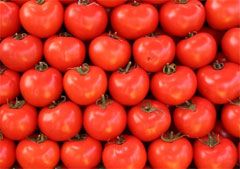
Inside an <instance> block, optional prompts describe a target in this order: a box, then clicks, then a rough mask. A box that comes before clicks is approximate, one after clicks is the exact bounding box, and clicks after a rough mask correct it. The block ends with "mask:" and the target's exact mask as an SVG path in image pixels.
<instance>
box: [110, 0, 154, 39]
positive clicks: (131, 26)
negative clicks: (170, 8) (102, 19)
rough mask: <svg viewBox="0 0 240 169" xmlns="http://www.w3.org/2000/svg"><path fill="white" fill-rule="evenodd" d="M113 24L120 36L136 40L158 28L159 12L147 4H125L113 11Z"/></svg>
mask: <svg viewBox="0 0 240 169" xmlns="http://www.w3.org/2000/svg"><path fill="white" fill-rule="evenodd" d="M111 24H112V27H113V29H114V30H115V31H116V32H118V34H119V35H120V36H122V37H124V38H127V39H136V38H139V37H141V36H144V35H146V34H149V33H151V32H153V31H154V30H155V29H156V28H157V26H158V12H157V9H156V8H155V7H154V6H153V5H151V4H147V3H140V4H131V3H128V4H123V5H120V6H118V7H116V8H114V9H113V11H112V13H111Z"/></svg>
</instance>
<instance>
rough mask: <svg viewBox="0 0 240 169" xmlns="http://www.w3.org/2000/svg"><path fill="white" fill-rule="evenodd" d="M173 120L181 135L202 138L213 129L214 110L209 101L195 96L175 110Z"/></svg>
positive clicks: (214, 120)
mask: <svg viewBox="0 0 240 169" xmlns="http://www.w3.org/2000/svg"><path fill="white" fill-rule="evenodd" d="M173 119H174V124H175V126H176V127H177V129H178V130H179V131H180V132H181V133H183V134H185V135H187V136H188V137H191V138H198V137H203V136H205V135H207V134H208V133H210V131H211V130H212V129H213V128H214V125H215V122H216V110H215V107H214V105H213V104H212V103H211V102H210V101H208V100H207V99H204V98H202V97H197V96H195V97H193V98H192V99H191V101H190V102H187V103H186V104H184V105H181V106H179V107H177V108H176V109H175V111H174V114H173Z"/></svg>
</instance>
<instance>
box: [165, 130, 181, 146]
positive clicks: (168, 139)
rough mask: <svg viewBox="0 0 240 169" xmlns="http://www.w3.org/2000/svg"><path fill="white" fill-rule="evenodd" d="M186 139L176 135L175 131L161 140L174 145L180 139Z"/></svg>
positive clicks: (168, 133) (178, 134) (179, 134)
mask: <svg viewBox="0 0 240 169" xmlns="http://www.w3.org/2000/svg"><path fill="white" fill-rule="evenodd" d="M182 137H184V135H182V134H181V133H177V134H174V132H173V131H170V132H167V133H166V134H163V135H162V136H161V139H162V140H163V141H165V142H169V143H172V142H174V141H176V140H178V139H180V138H182Z"/></svg>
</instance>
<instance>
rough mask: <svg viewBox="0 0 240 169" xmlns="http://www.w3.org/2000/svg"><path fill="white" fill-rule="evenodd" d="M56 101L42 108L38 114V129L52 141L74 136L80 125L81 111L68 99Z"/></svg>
mask: <svg viewBox="0 0 240 169" xmlns="http://www.w3.org/2000/svg"><path fill="white" fill-rule="evenodd" d="M63 98H64V100H61V101H57V102H55V103H53V104H52V105H50V106H49V107H45V108H43V109H42V110H41V111H40V113H39V116H38V125H39V128H40V130H41V131H42V132H43V133H44V134H45V135H46V136H47V137H48V138H50V139H51V140H53V141H65V140H69V139H70V138H72V137H73V136H75V135H76V134H77V133H78V132H79V131H80V129H81V127H82V112H81V110H80V108H79V107H78V105H76V104H75V103H72V102H70V101H65V100H66V98H65V97H63Z"/></svg>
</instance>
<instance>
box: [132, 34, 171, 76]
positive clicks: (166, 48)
mask: <svg viewBox="0 0 240 169" xmlns="http://www.w3.org/2000/svg"><path fill="white" fill-rule="evenodd" d="M174 56H175V43H174V41H173V39H172V38H171V37H169V36H167V35H160V36H145V37H141V38H139V39H137V40H136V41H135V42H134V44H133V57H134V60H135V62H136V63H137V64H138V65H139V66H141V67H142V68H143V69H145V70H146V71H148V72H157V71H160V70H162V68H163V66H164V65H165V64H167V63H171V62H172V61H173V59H174Z"/></svg>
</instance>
